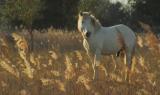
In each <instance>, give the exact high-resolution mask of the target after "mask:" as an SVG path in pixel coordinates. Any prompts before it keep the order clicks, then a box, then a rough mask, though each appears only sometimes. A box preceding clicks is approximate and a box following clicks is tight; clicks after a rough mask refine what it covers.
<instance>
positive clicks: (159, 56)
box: [0, 25, 160, 95]
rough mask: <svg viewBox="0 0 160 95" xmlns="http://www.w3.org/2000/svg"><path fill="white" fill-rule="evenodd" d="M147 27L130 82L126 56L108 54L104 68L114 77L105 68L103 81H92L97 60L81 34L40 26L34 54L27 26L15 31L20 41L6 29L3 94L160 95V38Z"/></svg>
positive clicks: (1, 47) (0, 54)
mask: <svg viewBox="0 0 160 95" xmlns="http://www.w3.org/2000/svg"><path fill="white" fill-rule="evenodd" d="M143 26H144V28H145V27H146V26H145V25H143ZM145 29H146V28H145ZM147 30H149V31H148V32H147V33H144V34H137V38H138V39H137V43H138V45H139V47H137V52H136V58H135V60H134V70H133V74H132V78H131V83H130V84H129V83H127V82H126V81H125V80H124V72H125V69H124V67H125V66H124V63H123V58H122V57H118V58H116V59H113V60H112V57H111V56H104V57H103V58H102V59H101V63H102V66H101V67H105V68H106V70H107V72H108V77H105V74H104V68H100V75H99V78H98V80H92V74H93V71H92V66H91V62H90V60H89V58H88V56H87V55H86V53H85V51H84V49H83V47H82V38H81V36H80V34H79V33H78V32H66V31H62V30H55V29H52V28H49V29H48V30H44V31H46V32H45V33H40V32H38V31H36V30H35V31H34V51H33V53H30V51H29V49H28V47H29V46H28V45H29V42H30V41H29V39H30V38H29V36H28V34H27V32H26V31H27V30H25V29H22V30H19V31H20V33H19V32H14V33H13V34H12V36H13V38H14V39H12V38H11V35H8V34H7V33H3V32H1V34H0V95H160V86H159V85H160V42H159V40H158V39H157V38H156V37H155V35H154V34H153V33H152V32H151V29H147ZM115 61H116V62H117V68H116V69H115V70H113V69H114V65H115V64H113V62H115Z"/></svg>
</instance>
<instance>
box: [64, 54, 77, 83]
mask: <svg viewBox="0 0 160 95" xmlns="http://www.w3.org/2000/svg"><path fill="white" fill-rule="evenodd" d="M65 59H66V61H65V62H64V63H65V66H66V69H65V79H67V80H70V79H72V78H73V77H74V76H75V70H74V67H73V65H72V63H71V61H70V58H69V57H68V56H67V55H66V56H65Z"/></svg>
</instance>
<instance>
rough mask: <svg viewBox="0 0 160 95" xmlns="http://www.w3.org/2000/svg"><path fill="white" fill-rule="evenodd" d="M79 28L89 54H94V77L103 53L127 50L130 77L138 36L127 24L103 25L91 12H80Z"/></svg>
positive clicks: (126, 61)
mask: <svg viewBox="0 0 160 95" xmlns="http://www.w3.org/2000/svg"><path fill="white" fill-rule="evenodd" d="M78 30H79V31H80V32H81V34H82V36H83V39H84V40H83V46H84V48H85V50H86V51H87V54H89V52H90V51H91V52H92V53H93V54H94V62H93V65H92V66H93V70H94V74H93V79H94V78H95V67H97V66H99V61H100V56H101V55H110V54H117V55H119V53H120V52H121V51H124V52H125V63H126V65H127V73H126V74H127V75H126V78H127V79H128V78H129V77H130V71H131V65H132V57H133V55H134V51H135V45H136V36H135V34H134V32H133V31H132V30H131V29H130V28H129V27H128V26H126V25H123V24H119V25H115V26H112V27H103V26H102V25H101V23H100V22H99V20H97V19H96V18H95V17H94V16H93V15H92V14H91V13H89V12H80V13H79V18H78Z"/></svg>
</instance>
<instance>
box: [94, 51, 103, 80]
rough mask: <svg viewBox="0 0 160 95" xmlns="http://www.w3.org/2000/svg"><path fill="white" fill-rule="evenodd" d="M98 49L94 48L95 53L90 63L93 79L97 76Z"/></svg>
mask: <svg viewBox="0 0 160 95" xmlns="http://www.w3.org/2000/svg"><path fill="white" fill-rule="evenodd" d="M100 56H101V53H100V50H96V52H95V55H94V62H93V64H92V68H93V80H94V79H95V77H96V78H97V76H98V66H99V65H100Z"/></svg>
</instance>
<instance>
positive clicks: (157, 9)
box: [0, 0, 160, 29]
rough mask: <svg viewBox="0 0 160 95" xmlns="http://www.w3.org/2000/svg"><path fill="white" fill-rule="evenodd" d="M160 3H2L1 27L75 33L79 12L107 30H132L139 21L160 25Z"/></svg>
mask: <svg viewBox="0 0 160 95" xmlns="http://www.w3.org/2000/svg"><path fill="white" fill-rule="evenodd" d="M159 3H160V1H158V0H128V4H126V5H124V4H123V3H120V2H115V3H112V2H110V0H1V1H0V25H1V27H2V28H4V27H6V28H8V27H15V26H21V25H23V26H25V27H27V28H38V29H40V28H47V27H50V26H53V27H55V28H67V29H75V28H76V24H77V16H78V13H79V12H80V11H90V12H91V13H93V14H94V15H95V16H96V17H97V18H98V19H99V20H100V22H102V24H103V25H104V26H110V25H114V24H118V23H123V24H127V25H129V26H131V27H133V26H137V24H138V21H142V22H145V23H147V24H150V25H159V24H160V17H159V16H160V6H159Z"/></svg>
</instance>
